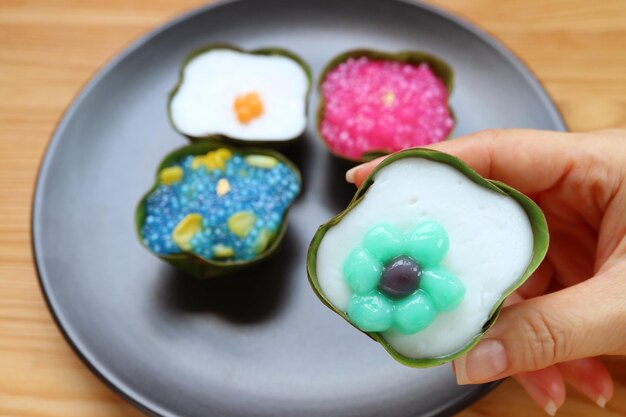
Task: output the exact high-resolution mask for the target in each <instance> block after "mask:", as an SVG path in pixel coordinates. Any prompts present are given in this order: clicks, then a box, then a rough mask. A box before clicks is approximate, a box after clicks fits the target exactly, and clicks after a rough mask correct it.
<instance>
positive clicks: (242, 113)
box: [235, 92, 263, 124]
mask: <svg viewBox="0 0 626 417" xmlns="http://www.w3.org/2000/svg"><path fill="white" fill-rule="evenodd" d="M235 113H237V119H239V122H240V123H243V124H246V123H250V122H251V121H252V119H256V118H257V117H259V116H260V115H262V114H263V103H262V102H261V98H260V97H259V95H258V94H257V93H254V92H252V93H246V94H242V95H240V96H237V97H235Z"/></svg>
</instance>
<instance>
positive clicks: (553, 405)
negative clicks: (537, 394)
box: [543, 400, 558, 416]
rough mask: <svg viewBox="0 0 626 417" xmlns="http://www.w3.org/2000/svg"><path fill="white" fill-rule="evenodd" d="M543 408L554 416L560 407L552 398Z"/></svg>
mask: <svg viewBox="0 0 626 417" xmlns="http://www.w3.org/2000/svg"><path fill="white" fill-rule="evenodd" d="M543 409H544V411H545V412H546V413H548V415H550V416H554V415H555V414H556V410H558V408H557V407H556V403H555V402H554V401H552V400H549V401H548V402H547V403H546V405H545V406H544V407H543Z"/></svg>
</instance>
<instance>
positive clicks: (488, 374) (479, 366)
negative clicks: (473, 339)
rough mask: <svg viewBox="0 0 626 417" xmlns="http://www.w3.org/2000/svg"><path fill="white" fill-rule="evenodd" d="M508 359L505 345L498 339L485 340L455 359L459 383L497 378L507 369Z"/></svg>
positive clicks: (471, 382)
mask: <svg viewBox="0 0 626 417" xmlns="http://www.w3.org/2000/svg"><path fill="white" fill-rule="evenodd" d="M507 365H508V360H507V357H506V351H505V350H504V346H503V345H502V343H501V342H500V341H498V340H485V341H483V342H480V343H479V344H478V345H477V346H476V347H475V348H474V349H472V350H470V352H469V353H468V354H467V355H465V356H464V357H462V358H461V359H457V360H456V361H455V369H456V379H457V382H458V383H459V384H473V383H477V382H486V381H489V380H492V379H495V377H497V376H498V375H500V374H501V373H502V372H504V371H505V370H506V367H507Z"/></svg>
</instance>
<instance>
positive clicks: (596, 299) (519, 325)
mask: <svg viewBox="0 0 626 417" xmlns="http://www.w3.org/2000/svg"><path fill="white" fill-rule="evenodd" d="M624 276H626V268H623V267H622V268H612V269H611V270H610V271H606V272H604V273H602V275H600V276H596V277H594V278H592V279H590V280H587V281H585V282H583V283H581V284H578V285H575V286H572V287H569V288H567V289H564V290H561V291H558V292H555V293H552V294H547V295H544V296H541V297H537V298H533V299H530V300H526V301H522V302H520V303H517V304H514V305H512V306H510V307H506V308H504V309H503V310H502V313H501V315H500V317H499V318H498V319H497V320H496V323H495V324H494V326H493V328H492V329H491V330H489V332H487V334H486V336H485V339H484V340H482V341H481V342H480V343H478V344H477V345H476V346H475V347H474V348H473V349H472V350H470V351H469V352H468V354H467V355H465V356H463V357H461V358H460V359H457V360H456V361H455V362H454V368H455V371H456V377H457V381H458V383H459V384H473V383H482V382H488V381H493V380H496V379H500V378H503V377H506V376H509V375H513V374H518V373H520V372H528V371H535V370H539V369H543V368H546V367H547V366H550V365H553V364H556V363H559V362H564V361H570V360H574V359H579V358H585V357H593V356H598V355H602V354H624V353H626V299H625V298H624V295H623V294H625V293H626V280H625V279H624Z"/></svg>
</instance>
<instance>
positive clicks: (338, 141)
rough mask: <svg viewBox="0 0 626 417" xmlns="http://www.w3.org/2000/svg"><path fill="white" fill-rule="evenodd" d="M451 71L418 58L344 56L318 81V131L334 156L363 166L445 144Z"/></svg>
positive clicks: (374, 54)
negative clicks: (377, 158) (403, 151)
mask: <svg viewBox="0 0 626 417" xmlns="http://www.w3.org/2000/svg"><path fill="white" fill-rule="evenodd" d="M451 90H452V70H451V69H450V67H449V66H448V65H447V64H446V63H444V62H443V61H441V60H440V59H438V58H435V57H433V56H430V55H426V54H423V53H420V52H411V51H409V52H401V53H399V54H388V53H384V52H378V51H368V50H357V51H351V52H347V53H345V54H342V55H340V56H339V57H337V58H335V59H334V60H332V61H331V63H330V64H329V65H328V66H327V68H326V70H325V71H324V73H323V74H322V76H321V79H320V84H319V92H320V96H321V100H320V107H319V112H318V131H319V135H320V136H321V138H322V139H323V141H324V142H325V144H326V146H327V147H328V149H329V150H330V151H331V152H332V153H333V154H335V155H337V156H339V157H341V158H345V159H349V160H353V161H363V160H368V159H372V158H373V157H375V156H380V155H384V154H388V153H391V152H395V151H399V150H401V149H405V148H411V147H416V146H424V145H428V144H431V143H436V142H440V141H442V140H444V139H446V138H447V137H448V136H449V135H450V132H451V131H452V129H453V128H454V116H453V114H452V110H451V109H450V107H449V105H448V98H449V95H450V92H451Z"/></svg>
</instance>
